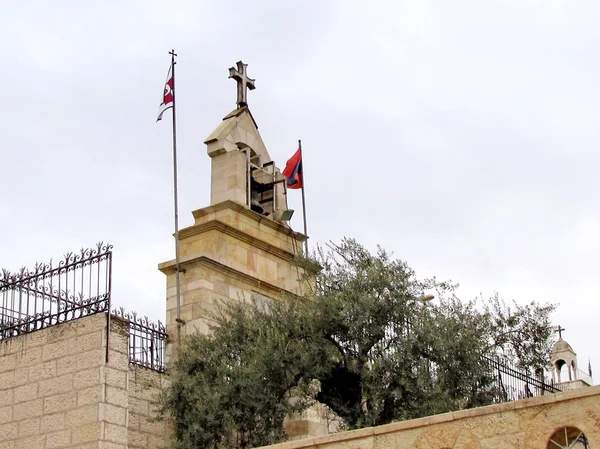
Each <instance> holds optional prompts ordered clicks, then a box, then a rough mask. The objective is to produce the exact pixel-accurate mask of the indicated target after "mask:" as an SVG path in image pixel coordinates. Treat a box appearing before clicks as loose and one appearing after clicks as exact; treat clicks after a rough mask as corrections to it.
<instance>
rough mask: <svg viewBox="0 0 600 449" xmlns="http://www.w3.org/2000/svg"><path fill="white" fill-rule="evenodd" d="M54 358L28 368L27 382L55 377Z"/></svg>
mask: <svg viewBox="0 0 600 449" xmlns="http://www.w3.org/2000/svg"><path fill="white" fill-rule="evenodd" d="M56 375H57V370H56V360H49V361H47V362H43V363H40V364H39V365H35V366H32V367H30V368H29V382H36V381H39V380H43V379H51V378H53V377H56Z"/></svg>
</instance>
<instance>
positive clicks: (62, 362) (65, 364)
mask: <svg viewBox="0 0 600 449" xmlns="http://www.w3.org/2000/svg"><path fill="white" fill-rule="evenodd" d="M77 357H78V354H70V355H68V356H66V357H63V358H62V359H58V360H56V375H57V376H62V375H64V374H69V373H74V372H75V371H77Z"/></svg>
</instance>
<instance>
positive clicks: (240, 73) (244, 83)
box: [229, 61, 256, 108]
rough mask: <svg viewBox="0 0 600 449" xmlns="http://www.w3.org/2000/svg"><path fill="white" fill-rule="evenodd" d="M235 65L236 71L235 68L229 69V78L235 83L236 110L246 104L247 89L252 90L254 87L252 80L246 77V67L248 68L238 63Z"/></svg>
mask: <svg viewBox="0 0 600 449" xmlns="http://www.w3.org/2000/svg"><path fill="white" fill-rule="evenodd" d="M236 65H237V70H236V69H235V67H231V68H230V69H229V78H233V79H234V80H236V81H237V105H238V108H242V107H244V106H246V105H247V104H248V101H247V96H248V89H250V90H254V89H255V88H256V86H255V85H254V80H253V79H250V78H248V76H247V75H246V67H248V64H244V63H243V62H242V61H238V62H237V63H236Z"/></svg>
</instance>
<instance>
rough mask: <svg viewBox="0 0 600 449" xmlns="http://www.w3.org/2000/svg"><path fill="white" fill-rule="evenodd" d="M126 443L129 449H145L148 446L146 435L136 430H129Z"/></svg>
mask: <svg viewBox="0 0 600 449" xmlns="http://www.w3.org/2000/svg"><path fill="white" fill-rule="evenodd" d="M127 442H128V444H129V447H131V448H134V447H136V448H144V449H147V448H148V447H149V446H148V435H147V434H145V433H143V432H139V431H137V430H131V428H130V430H129V436H128V438H127Z"/></svg>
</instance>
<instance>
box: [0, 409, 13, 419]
mask: <svg viewBox="0 0 600 449" xmlns="http://www.w3.org/2000/svg"><path fill="white" fill-rule="evenodd" d="M12 419H13V406H12V405H7V406H5V407H0V424H4V423H7V422H10V421H12Z"/></svg>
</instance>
